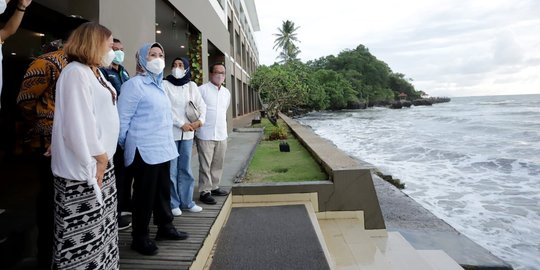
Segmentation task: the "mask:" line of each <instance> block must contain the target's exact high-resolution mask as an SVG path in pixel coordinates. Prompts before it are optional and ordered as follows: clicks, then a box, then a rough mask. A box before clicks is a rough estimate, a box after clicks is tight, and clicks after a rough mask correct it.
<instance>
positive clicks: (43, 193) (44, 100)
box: [17, 44, 68, 269]
mask: <svg viewBox="0 0 540 270" xmlns="http://www.w3.org/2000/svg"><path fill="white" fill-rule="evenodd" d="M56 46H60V45H59V44H57V45H56ZM55 50H56V51H53V52H49V53H47V54H43V55H41V56H39V57H38V58H36V59H35V60H34V61H33V62H32V63H30V66H29V67H28V69H27V71H26V73H25V74H24V78H23V81H22V84H21V91H20V92H19V95H18V97H17V104H18V106H19V108H20V109H21V112H22V114H23V116H24V118H25V120H26V122H27V123H28V125H29V126H30V130H29V133H28V134H27V136H28V138H31V139H29V141H30V142H32V141H33V140H35V141H36V142H37V143H36V144H32V143H30V144H31V145H39V149H36V150H37V151H38V154H39V164H38V166H37V167H38V170H39V191H38V198H37V217H36V222H37V227H38V239H37V251H38V254H37V259H38V264H39V267H40V268H43V269H50V268H51V262H52V246H53V239H54V178H53V174H52V171H51V154H50V145H51V134H52V125H53V117H54V108H55V103H54V97H55V92H56V81H57V80H58V77H59V76H60V72H61V71H62V69H63V68H64V67H65V66H66V65H67V64H68V59H67V55H66V54H65V53H64V51H63V50H61V49H59V50H58V47H56V48H55ZM32 139H33V140H32Z"/></svg>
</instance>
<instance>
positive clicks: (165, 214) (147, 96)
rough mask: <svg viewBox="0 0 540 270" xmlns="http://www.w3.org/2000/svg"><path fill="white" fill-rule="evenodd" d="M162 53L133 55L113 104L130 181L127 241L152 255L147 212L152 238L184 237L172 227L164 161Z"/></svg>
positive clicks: (167, 154) (166, 114)
mask: <svg viewBox="0 0 540 270" xmlns="http://www.w3.org/2000/svg"><path fill="white" fill-rule="evenodd" d="M164 59H165V53H164V51H163V47H162V46H161V45H160V44H159V43H152V44H145V45H144V46H143V47H142V48H140V49H139V51H138V52H137V60H138V61H137V75H136V76H135V77H133V78H131V79H130V80H128V81H127V82H125V83H124V84H123V85H122V88H121V93H122V95H120V98H119V100H118V114H119V116H120V135H119V138H118V143H119V144H120V146H121V147H123V148H124V161H125V165H126V166H128V169H129V170H131V171H132V173H133V175H134V176H135V177H134V180H133V199H132V200H133V216H132V218H133V221H132V222H133V230H132V233H131V235H132V237H133V242H132V244H131V248H132V249H133V250H135V251H137V252H139V253H141V254H143V255H155V254H157V252H158V247H157V246H156V244H155V242H154V241H152V240H150V237H149V223H150V217H151V216H152V213H153V214H154V224H156V225H157V227H158V231H157V233H156V240H182V239H186V238H187V237H188V235H187V234H186V233H185V232H180V231H177V230H176V228H175V227H174V225H173V224H172V221H173V218H174V217H173V215H172V213H171V208H170V199H171V197H170V196H171V195H170V182H169V181H170V175H169V173H170V171H169V170H170V169H169V167H170V161H171V160H172V159H174V158H176V157H177V156H178V151H177V150H176V147H175V143H174V138H173V133H172V130H171V126H172V125H173V121H172V114H171V103H170V102H169V99H168V97H167V94H166V93H165V90H164V89H163V68H164V67H165V61H164Z"/></svg>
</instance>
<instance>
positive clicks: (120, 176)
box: [113, 145, 133, 217]
mask: <svg viewBox="0 0 540 270" xmlns="http://www.w3.org/2000/svg"><path fill="white" fill-rule="evenodd" d="M113 162H114V176H115V178H116V190H117V193H116V194H117V198H118V217H120V212H122V211H125V212H131V211H132V208H133V207H132V203H131V185H132V184H133V173H132V172H131V170H130V169H129V168H127V167H126V166H125V165H124V150H123V149H122V148H121V147H120V146H119V145H118V146H117V147H116V153H114V156H113Z"/></svg>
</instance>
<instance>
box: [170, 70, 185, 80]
mask: <svg viewBox="0 0 540 270" xmlns="http://www.w3.org/2000/svg"><path fill="white" fill-rule="evenodd" d="M171 74H172V75H173V77H175V78H177V79H180V78H184V76H186V71H185V70H184V68H173V69H172V71H171Z"/></svg>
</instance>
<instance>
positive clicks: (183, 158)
mask: <svg viewBox="0 0 540 270" xmlns="http://www.w3.org/2000/svg"><path fill="white" fill-rule="evenodd" d="M171 73H172V74H171V75H169V76H167V77H166V78H165V81H164V82H163V87H164V88H165V92H166V93H167V96H168V97H169V100H170V101H171V107H172V114H173V127H172V128H173V135H174V140H175V143H176V147H177V149H178V154H179V156H178V158H175V159H173V160H171V210H172V213H173V215H175V216H179V215H181V214H182V210H181V209H184V210H187V211H189V212H200V211H202V207H200V206H198V205H196V204H195V202H194V201H193V189H194V185H195V179H194V178H193V174H192V172H191V153H192V148H193V137H194V133H195V130H197V129H198V128H199V127H201V126H202V125H203V123H204V119H205V116H206V104H205V103H204V101H203V99H202V97H201V94H200V93H199V88H198V87H197V85H196V84H195V83H194V82H192V81H191V70H190V68H189V62H188V60H187V59H185V58H176V59H174V61H173V63H172V71H171ZM190 102H192V104H193V105H194V106H195V107H196V109H197V110H198V111H199V113H200V116H199V118H198V119H197V120H195V119H191V120H192V121H193V122H191V121H190V120H189V119H188V118H189V117H187V116H186V107H188V106H191V105H190V104H189V103H190ZM188 110H189V109H188Z"/></svg>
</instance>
